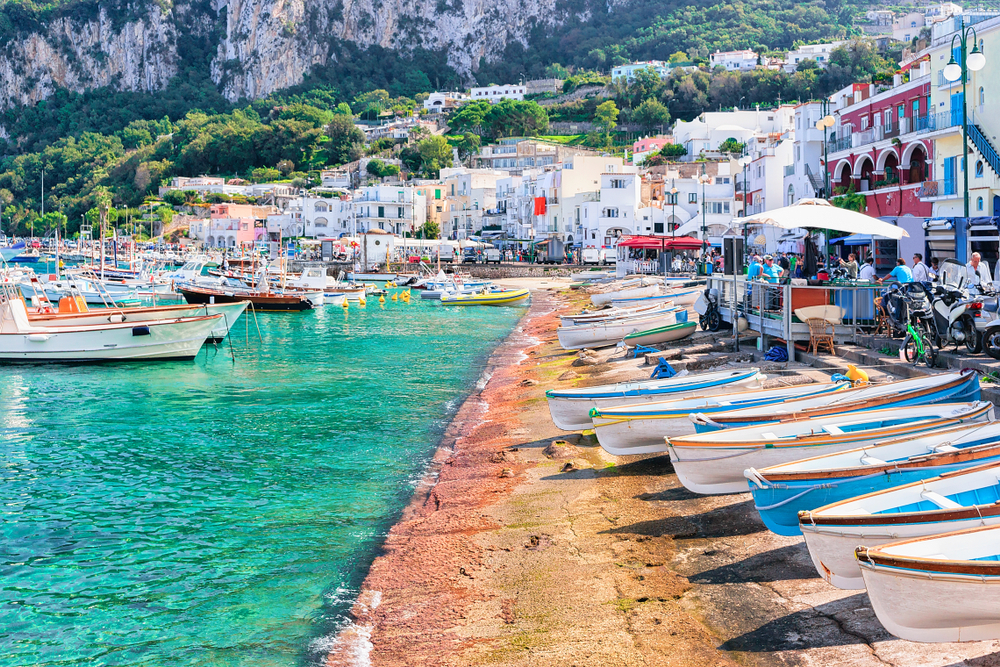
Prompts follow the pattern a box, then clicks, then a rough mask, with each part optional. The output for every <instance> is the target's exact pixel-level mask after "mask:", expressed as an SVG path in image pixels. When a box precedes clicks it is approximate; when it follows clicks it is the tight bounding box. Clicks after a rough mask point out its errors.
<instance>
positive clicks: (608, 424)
mask: <svg viewBox="0 0 1000 667" xmlns="http://www.w3.org/2000/svg"><path fill="white" fill-rule="evenodd" d="M843 386H844V385H821V386H816V387H812V388H810V387H809V386H808V385H806V386H804V387H800V388H788V389H782V390H777V389H772V390H766V392H767V393H766V395H765V396H766V397H761V398H756V399H755V398H748V399H743V398H741V396H742V394H733V393H732V392H733V389H732V388H728V389H726V388H724V389H723V390H722V391H721V392H718V393H715V394H705V395H704V398H705V399H706V400H701V399H702V398H703V397H702V396H699V397H698V399H694V398H691V399H687V400H671V399H669V398H667V399H666V400H664V399H663V397H659V398H658V399H657V400H656V401H655V402H651V403H649V404H648V406H644V407H640V408H635V407H634V406H631V405H622V404H621V403H619V404H618V405H615V406H612V407H611V408H609V409H608V410H607V413H606V414H604V413H601V414H593V415H591V423H592V426H593V429H594V433H596V434H597V440H598V442H599V443H600V445H601V447H602V448H604V451H606V452H608V453H609V454H614V455H616V456H626V455H631V454H662V453H664V452H666V451H667V443H666V440H665V438H668V437H676V436H680V435H689V434H691V433H693V432H694V425H693V424H692V423H691V420H690V419H688V415H689V414H691V412H693V411H698V412H702V413H707V414H711V413H712V412H717V411H718V412H721V411H724V410H730V409H732V403H731V402H730V401H732V402H733V403H734V402H740V401H742V402H741V403H740V404H741V405H742V406H744V407H750V406H755V405H767V404H769V403H779V402H781V401H783V400H787V399H788V398H789V397H790V396H805V395H807V394H806V392H807V391H808V392H809V393H808V395H810V396H814V395H817V394H826V393H830V392H834V391H840V390H841V389H842V388H843ZM800 392H801V393H800ZM643 412H645V413H646V414H643ZM796 525H797V523H796Z"/></svg>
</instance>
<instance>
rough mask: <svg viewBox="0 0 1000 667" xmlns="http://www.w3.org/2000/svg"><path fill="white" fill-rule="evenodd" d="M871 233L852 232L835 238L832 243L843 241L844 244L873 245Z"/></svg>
mask: <svg viewBox="0 0 1000 667" xmlns="http://www.w3.org/2000/svg"><path fill="white" fill-rule="evenodd" d="M871 242H872V235H871V234H851V235H850V236H845V237H843V238H839V239H833V240H832V241H830V243H843V244H844V245H871Z"/></svg>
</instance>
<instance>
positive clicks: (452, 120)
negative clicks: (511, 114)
mask: <svg viewBox="0 0 1000 667" xmlns="http://www.w3.org/2000/svg"><path fill="white" fill-rule="evenodd" d="M492 107H493V105H492V104H490V103H489V102H487V101H486V100H476V101H475V102H469V103H468V104H463V105H462V106H461V107H460V108H458V109H457V110H456V111H454V112H453V113H452V114H451V116H449V117H448V127H450V128H451V129H452V130H455V131H457V132H475V133H476V134H478V135H479V136H483V132H484V129H483V128H484V126H485V123H486V117H487V116H488V115H489V113H490V111H491V109H492Z"/></svg>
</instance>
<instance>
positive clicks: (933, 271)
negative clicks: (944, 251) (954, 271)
mask: <svg viewBox="0 0 1000 667" xmlns="http://www.w3.org/2000/svg"><path fill="white" fill-rule="evenodd" d="M938 271H940V268H938V258H937V257H931V265H930V266H929V267H927V276H928V278H930V280H931V281H932V282H933V281H936V280H937V279H938Z"/></svg>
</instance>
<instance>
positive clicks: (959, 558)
mask: <svg viewBox="0 0 1000 667" xmlns="http://www.w3.org/2000/svg"><path fill="white" fill-rule="evenodd" d="M855 557H856V558H857V562H858V566H859V569H860V570H861V575H862V577H863V578H864V584H865V587H866V588H867V589H868V597H869V599H870V600H871V603H872V607H873V608H874V609H875V615H876V616H877V617H878V620H879V621H880V622H881V623H882V625H884V626H885V629H886V630H888V631H889V632H891V633H892V634H894V635H896V636H897V637H900V638H902V639H908V640H910V641H916V642H971V641H983V640H997V639H1000V526H997V525H992V526H983V527H978V528H970V529H968V530H962V531H956V532H951V533H946V534H943V535H935V536H932V537H920V538H915V539H909V540H904V541H900V542H895V543H892V544H888V545H883V546H878V547H857V548H856V549H855Z"/></svg>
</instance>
